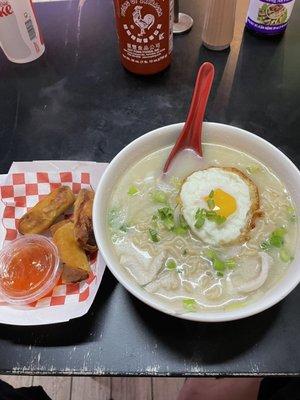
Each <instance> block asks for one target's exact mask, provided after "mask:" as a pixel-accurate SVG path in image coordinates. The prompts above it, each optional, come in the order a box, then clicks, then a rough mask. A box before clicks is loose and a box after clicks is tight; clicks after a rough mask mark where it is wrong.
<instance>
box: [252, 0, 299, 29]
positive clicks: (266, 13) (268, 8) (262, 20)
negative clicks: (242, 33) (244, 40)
mask: <svg viewBox="0 0 300 400" xmlns="http://www.w3.org/2000/svg"><path fill="white" fill-rule="evenodd" d="M294 3H295V0H250V5H249V10H248V15H247V20H246V27H247V28H248V29H250V30H251V31H253V32H255V33H258V34H260V35H267V36H273V35H280V34H282V33H283V32H284V31H285V30H286V27H287V24H288V21H289V18H290V16H291V13H292V10H293V7H294Z"/></svg>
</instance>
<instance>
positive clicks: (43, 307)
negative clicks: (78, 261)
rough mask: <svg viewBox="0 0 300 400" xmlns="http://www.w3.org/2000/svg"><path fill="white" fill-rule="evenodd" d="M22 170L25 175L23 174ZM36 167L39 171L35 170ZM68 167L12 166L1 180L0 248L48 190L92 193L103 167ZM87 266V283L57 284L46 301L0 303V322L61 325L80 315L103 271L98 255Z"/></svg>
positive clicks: (63, 165)
mask: <svg viewBox="0 0 300 400" xmlns="http://www.w3.org/2000/svg"><path fill="white" fill-rule="evenodd" d="M39 164H40V165H39ZM66 164H67V165H66ZM80 164H82V165H80ZM57 165H59V167H58V168H57ZM87 165H88V167H89V168H87ZM24 166H25V167H26V169H27V172H24V169H23V168H24ZM39 166H40V167H41V168H42V169H40V170H38V167H39ZM72 166H73V168H72V169H71V170H70V162H66V163H63V162H56V163H55V162H51V163H49V164H48V165H47V164H46V163H45V162H40V163H39V162H34V163H19V167H21V168H18V163H16V164H15V165H13V167H12V168H11V170H10V172H9V174H8V175H7V176H6V177H2V183H1V182H0V198H1V202H2V206H1V208H0V216H1V219H2V225H3V226H2V230H1V231H0V241H1V239H2V246H5V245H6V244H7V243H8V242H10V241H12V240H14V239H16V238H17V237H18V236H19V233H18V230H17V226H18V221H19V219H20V218H21V217H22V216H23V215H24V214H25V213H26V211H27V210H28V209H30V208H31V207H33V206H34V205H35V204H36V203H37V202H38V201H39V200H41V199H42V198H43V197H44V196H46V195H47V194H49V193H50V192H51V191H52V190H54V189H56V188H57V187H59V186H62V185H64V186H69V187H70V188H71V189H72V190H73V192H74V193H75V194H77V193H78V192H79V191H80V189H83V188H91V187H92V188H93V189H94V190H95V189H96V187H95V184H97V183H98V181H99V179H100V176H101V175H102V173H103V171H104V169H105V167H106V164H96V163H86V162H84V163H80V162H73V164H72ZM74 166H75V168H74ZM30 167H31V168H30ZM64 167H68V169H65V168H64ZM80 167H81V168H80ZM28 169H32V171H28ZM21 171H22V172H21ZM90 263H91V269H92V272H91V274H90V276H89V278H88V279H87V280H85V281H83V282H79V283H73V284H63V283H62V282H61V281H59V282H58V284H57V285H56V286H55V287H54V289H53V290H52V291H51V292H50V293H49V294H48V295H47V296H46V297H44V298H42V299H40V300H38V301H37V302H34V303H32V304H30V305H28V306H22V307H16V306H12V305H9V304H7V303H5V302H3V301H2V302H1V299H0V322H1V323H8V324H14V325H40V324H50V323H57V322H64V321H68V320H70V319H71V318H76V317H79V316H82V315H84V314H85V313H86V312H87V311H88V310H89V308H90V306H91V304H92V302H93V300H94V298H95V296H96V293H97V290H98V288H99V285H100V282H101V279H102V276H103V272H104V269H105V263H104V260H103V258H102V256H101V254H100V253H99V252H98V253H97V255H96V256H95V258H94V259H91V260H90Z"/></svg>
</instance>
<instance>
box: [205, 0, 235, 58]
mask: <svg viewBox="0 0 300 400" xmlns="http://www.w3.org/2000/svg"><path fill="white" fill-rule="evenodd" d="M235 9H236V0H209V1H208V2H207V9H206V14H205V19H204V27H203V32H202V42H203V44H204V46H205V47H207V48H209V49H211V50H224V49H226V48H227V47H229V46H230V43H231V41H232V39H233V32H234V22H235Z"/></svg>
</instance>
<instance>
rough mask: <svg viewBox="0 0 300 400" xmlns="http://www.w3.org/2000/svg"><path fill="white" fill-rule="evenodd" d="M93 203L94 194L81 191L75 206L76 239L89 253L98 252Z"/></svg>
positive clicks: (85, 190) (84, 190)
mask: <svg viewBox="0 0 300 400" xmlns="http://www.w3.org/2000/svg"><path fill="white" fill-rule="evenodd" d="M93 201H94V192H93V191H92V190H87V189H81V190H80V192H79V194H78V196H77V198H76V201H75V204H74V232H75V239H76V241H77V243H78V245H79V246H80V247H82V248H83V249H85V250H86V251H89V252H93V251H96V250H97V244H96V240H95V236H94V231H93V222H92V212H93Z"/></svg>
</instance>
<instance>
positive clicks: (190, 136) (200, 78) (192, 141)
mask: <svg viewBox="0 0 300 400" xmlns="http://www.w3.org/2000/svg"><path fill="white" fill-rule="evenodd" d="M214 75H215V68H214V66H213V65H212V64H211V63H209V62H205V63H203V64H202V65H201V67H200V69H199V72H198V75H197V80H196V84H195V89H194V93H193V98H192V102H191V106H190V110H189V114H188V117H187V120H186V122H185V124H184V127H183V130H182V132H181V134H180V135H179V137H178V139H177V142H176V143H175V145H174V147H173V149H172V151H171V153H170V155H169V157H168V159H167V162H166V164H165V166H164V169H163V172H164V173H166V172H167V171H168V169H169V167H170V165H171V162H172V161H173V159H174V158H175V156H176V155H177V154H178V153H179V152H180V151H182V150H184V149H191V150H194V151H195V152H196V153H197V154H198V155H199V156H200V157H202V146H201V136H202V123H203V118H204V113H205V109H206V104H207V100H208V96H209V94H210V89H211V86H212V82H213V79H214Z"/></svg>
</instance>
